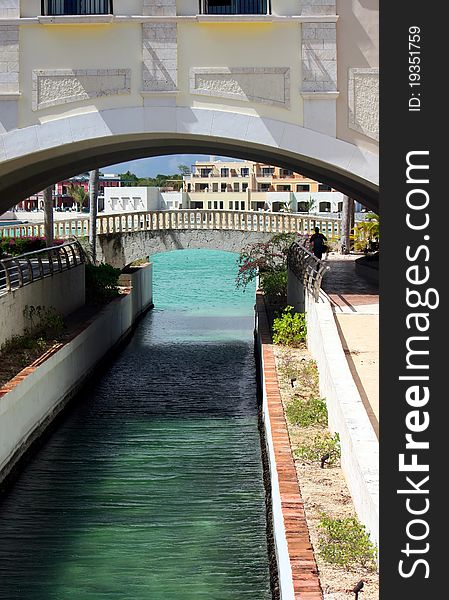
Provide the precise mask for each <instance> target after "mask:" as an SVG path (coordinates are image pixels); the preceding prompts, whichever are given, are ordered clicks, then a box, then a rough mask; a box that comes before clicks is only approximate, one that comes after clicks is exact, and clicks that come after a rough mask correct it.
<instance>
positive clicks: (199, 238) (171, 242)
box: [0, 209, 340, 268]
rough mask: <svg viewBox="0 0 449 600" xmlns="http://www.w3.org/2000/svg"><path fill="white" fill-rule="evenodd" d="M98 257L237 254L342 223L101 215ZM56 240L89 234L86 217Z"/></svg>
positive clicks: (5, 232)
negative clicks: (205, 251)
mask: <svg viewBox="0 0 449 600" xmlns="http://www.w3.org/2000/svg"><path fill="white" fill-rule="evenodd" d="M96 226H97V259H98V260H99V261H101V262H103V261H104V262H107V263H109V264H111V265H113V266H115V267H119V268H122V267H124V266H126V265H128V264H130V263H132V262H134V261H135V260H138V259H141V258H143V257H145V256H150V255H152V254H157V253H159V252H167V251H170V250H182V249H186V248H209V249H215V250H225V251H228V252H240V251H241V250H242V248H243V247H244V246H246V245H247V244H250V243H254V242H264V241H267V240H268V239H270V237H272V236H273V235H274V234H277V233H298V234H308V233H310V232H311V231H313V229H314V228H315V227H319V228H320V229H321V231H322V232H323V233H325V235H326V237H327V238H328V239H329V238H339V237H340V221H339V220H338V219H329V218H322V217H320V216H318V215H317V216H311V215H298V214H290V213H261V212H252V211H223V210H219V211H216V210H196V209H190V210H189V209H185V210H173V211H150V212H133V213H120V214H111V215H100V216H98V217H97V223H96ZM54 234H55V237H57V238H73V237H78V238H84V237H87V236H88V235H89V220H88V219H85V218H84V219H73V220H72V219H69V220H65V221H59V222H57V223H55V225H54ZM43 235H44V225H43V223H39V224H30V225H28V224H25V225H19V226H12V227H3V228H0V237H1V236H12V237H23V236H43Z"/></svg>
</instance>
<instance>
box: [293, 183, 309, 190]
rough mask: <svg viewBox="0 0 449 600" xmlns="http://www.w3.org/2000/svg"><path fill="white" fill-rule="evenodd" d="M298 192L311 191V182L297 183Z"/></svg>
mask: <svg viewBox="0 0 449 600" xmlns="http://www.w3.org/2000/svg"><path fill="white" fill-rule="evenodd" d="M296 191H297V192H310V184H308V183H297V184H296Z"/></svg>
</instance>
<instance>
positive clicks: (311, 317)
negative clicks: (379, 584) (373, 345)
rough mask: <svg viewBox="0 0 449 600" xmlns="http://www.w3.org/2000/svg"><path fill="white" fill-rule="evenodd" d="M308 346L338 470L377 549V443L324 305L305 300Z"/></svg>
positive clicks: (331, 320)
mask: <svg viewBox="0 0 449 600" xmlns="http://www.w3.org/2000/svg"><path fill="white" fill-rule="evenodd" d="M306 316H307V343H308V347H309V349H310V351H311V353H312V356H313V358H314V359H315V360H316V362H317V365H318V372H319V379H320V393H321V395H322V396H323V397H324V398H325V399H326V404H327V408H328V414H329V429H330V430H331V432H332V433H335V432H337V433H339V434H340V444H341V466H342V469H343V472H344V475H345V478H346V482H347V484H348V488H349V491H350V493H351V496H352V499H353V502H354V507H355V510H356V512H357V516H358V518H359V519H360V521H361V522H362V523H363V524H364V525H365V526H366V528H367V529H368V531H369V532H370V535H371V538H372V540H373V541H374V542H375V543H376V544H377V545H378V543H379V443H378V440H377V438H376V435H375V433H374V430H373V428H372V425H371V423H370V421H369V418H368V416H367V414H366V410H365V407H364V406H363V403H362V400H361V398H360V394H359V392H358V390H357V387H356V385H355V383H354V380H353V378H352V374H351V371H350V369H349V365H348V362H347V360H346V356H345V354H344V352H343V348H342V345H341V340H340V336H339V335H338V330H337V326H336V324H335V319H334V315H333V313H332V309H331V306H330V304H329V303H328V302H327V301H326V300H324V299H323V300H320V301H319V302H315V301H314V300H313V299H312V298H310V296H309V295H307V297H306Z"/></svg>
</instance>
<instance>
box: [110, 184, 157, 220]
mask: <svg viewBox="0 0 449 600" xmlns="http://www.w3.org/2000/svg"><path fill="white" fill-rule="evenodd" d="M160 209H161V194H160V192H159V188H156V187H147V186H136V187H111V188H108V187H106V188H105V189H104V212H105V213H107V214H110V213H118V212H145V211H149V210H160Z"/></svg>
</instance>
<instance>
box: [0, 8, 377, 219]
mask: <svg viewBox="0 0 449 600" xmlns="http://www.w3.org/2000/svg"><path fill="white" fill-rule="evenodd" d="M218 12H220V14H217V13H218ZM236 12H238V13H240V14H235V13H236ZM377 30H378V3H377V2H376V1H374V0H363V1H362V0H271V2H268V1H266V2H265V0H260V1H257V2H256V1H255V2H251V3H250V2H249V1H248V0H232V2H231V1H228V0H201V2H198V0H114V1H113V2H112V1H109V0H83V1H81V0H79V1H77V0H73V1H71V2H64V1H63V0H44V1H43V2H42V1H41V0H0V203H1V206H0V208H5V209H6V208H9V206H8V205H9V204H10V205H13V204H15V201H16V200H19V199H20V198H23V197H26V196H28V195H31V194H33V193H36V192H37V191H39V190H40V189H43V188H44V187H45V186H47V185H49V184H51V183H55V182H56V181H58V180H61V179H63V178H65V177H69V176H72V175H75V174H76V173H79V172H82V171H84V170H86V169H88V168H94V167H95V166H99V167H104V166H106V165H109V164H114V163H117V162H123V161H125V160H132V159H135V158H141V157H143V156H154V155H160V154H164V153H166V154H169V153H180V152H202V153H206V154H210V153H211V152H215V153H216V154H220V155H224V156H232V155H234V156H238V157H241V158H247V159H250V160H255V161H261V162H267V163H268V164H270V163H272V162H273V163H274V164H276V165H280V166H281V167H283V168H284V169H290V170H294V171H300V172H302V173H306V174H307V175H309V176H311V177H314V178H315V179H317V180H319V181H325V183H327V184H328V185H331V186H332V187H334V188H335V189H338V190H339V191H340V192H342V193H346V194H348V195H350V196H352V197H353V198H355V199H357V200H362V199H366V201H367V202H368V204H369V206H370V207H375V206H376V205H377V196H378V94H377V86H378V63H377V60H378V42H377ZM337 58H338V60H337ZM25 167H27V172H26V173H25V172H24V168H25Z"/></svg>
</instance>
